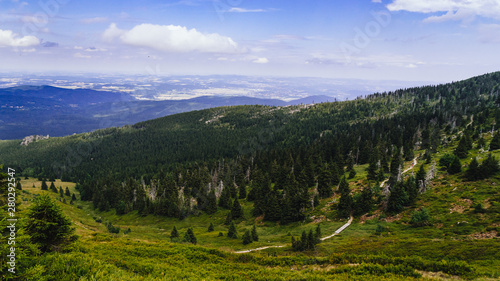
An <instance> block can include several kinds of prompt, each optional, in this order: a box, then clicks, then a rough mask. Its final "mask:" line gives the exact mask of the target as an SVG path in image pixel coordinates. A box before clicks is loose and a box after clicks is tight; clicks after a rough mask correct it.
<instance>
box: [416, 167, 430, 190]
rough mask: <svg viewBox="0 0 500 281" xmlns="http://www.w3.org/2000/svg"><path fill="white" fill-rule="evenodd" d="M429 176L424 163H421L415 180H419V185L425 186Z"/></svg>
mask: <svg viewBox="0 0 500 281" xmlns="http://www.w3.org/2000/svg"><path fill="white" fill-rule="evenodd" d="M426 176H427V173H426V172H425V169H424V164H422V165H420V169H418V172H417V175H416V177H415V181H416V182H417V186H418V187H419V188H420V187H425V178H426Z"/></svg>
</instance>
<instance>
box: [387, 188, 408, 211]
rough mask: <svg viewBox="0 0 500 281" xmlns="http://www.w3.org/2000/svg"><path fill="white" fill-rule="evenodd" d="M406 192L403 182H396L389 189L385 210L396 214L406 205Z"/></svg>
mask: <svg viewBox="0 0 500 281" xmlns="http://www.w3.org/2000/svg"><path fill="white" fill-rule="evenodd" d="M408 200H409V199H408V194H407V193H406V190H405V188H404V186H403V183H396V184H395V185H394V187H393V188H392V189H391V194H390V195H389V199H388V200H387V212H389V213H392V214H397V213H399V212H401V211H402V210H403V209H404V207H405V206H406V205H408Z"/></svg>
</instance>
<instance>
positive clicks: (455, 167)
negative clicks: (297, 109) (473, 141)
mask: <svg viewBox="0 0 500 281" xmlns="http://www.w3.org/2000/svg"><path fill="white" fill-rule="evenodd" d="M461 171H462V164H460V159H458V157H456V156H455V157H454V159H453V161H452V162H451V164H450V166H449V167H448V173H449V174H450V175H454V174H458V173H460V172H461Z"/></svg>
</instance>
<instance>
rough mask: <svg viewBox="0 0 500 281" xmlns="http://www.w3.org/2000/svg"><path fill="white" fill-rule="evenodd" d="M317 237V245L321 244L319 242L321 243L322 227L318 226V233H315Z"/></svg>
mask: <svg viewBox="0 0 500 281" xmlns="http://www.w3.org/2000/svg"><path fill="white" fill-rule="evenodd" d="M314 234H315V235H314V236H315V238H316V240H315V244H319V242H321V227H320V225H319V224H318V226H316V232H315V233H314Z"/></svg>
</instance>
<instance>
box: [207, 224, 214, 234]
mask: <svg viewBox="0 0 500 281" xmlns="http://www.w3.org/2000/svg"><path fill="white" fill-rule="evenodd" d="M212 231H214V224H213V223H210V225H209V226H208V232H212Z"/></svg>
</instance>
